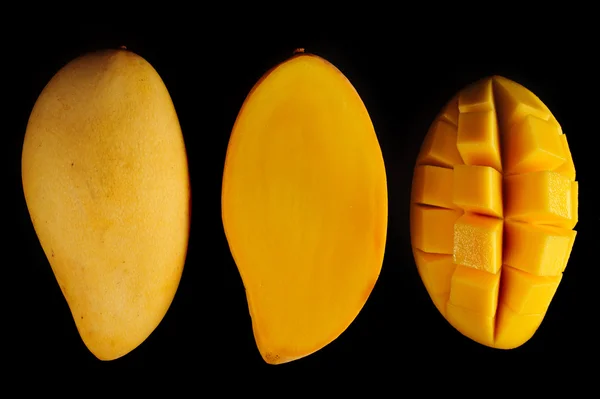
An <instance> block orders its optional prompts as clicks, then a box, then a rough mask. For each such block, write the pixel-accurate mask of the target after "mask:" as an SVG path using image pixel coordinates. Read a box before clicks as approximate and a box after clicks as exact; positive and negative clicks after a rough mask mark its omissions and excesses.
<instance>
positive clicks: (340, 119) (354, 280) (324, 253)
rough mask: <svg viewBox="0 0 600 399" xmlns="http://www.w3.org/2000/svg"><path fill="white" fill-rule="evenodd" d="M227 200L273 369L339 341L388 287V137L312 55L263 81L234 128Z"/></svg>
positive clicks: (260, 343)
mask: <svg viewBox="0 0 600 399" xmlns="http://www.w3.org/2000/svg"><path fill="white" fill-rule="evenodd" d="M221 198H222V220H223V226H224V230H225V234H226V237H227V241H228V243H229V248H230V251H231V254H232V257H233V259H234V260H235V263H236V265H237V268H238V270H239V273H240V276H241V279H242V281H243V284H244V287H245V289H246V297H247V302H248V307H249V311H250V315H251V319H252V329H253V333H254V337H255V341H256V345H257V347H258V350H259V351H260V354H261V356H262V358H263V359H264V361H265V362H266V363H268V364H282V363H286V362H291V361H294V360H297V359H300V358H303V357H306V356H308V355H310V354H312V353H314V352H316V351H318V350H320V349H322V348H323V347H325V346H326V345H328V344H330V343H331V342H333V341H334V340H335V339H337V338H338V337H339V336H340V335H341V334H342V333H343V332H344V331H345V330H346V328H347V327H348V326H349V325H350V324H351V323H352V322H353V321H354V319H355V318H356V316H357V315H358V314H359V312H360V311H361V309H362V308H363V306H364V304H365V303H366V301H367V299H368V297H369V296H370V294H371V291H372V290H373V287H374V285H375V283H376V281H377V279H378V276H379V273H380V271H381V267H382V262H383V257H384V251H385V244H386V234H387V215H388V209H387V206H388V203H387V180H386V170H385V165H384V161H383V157H382V153H381V149H380V146H379V142H378V139H377V135H376V133H375V130H374V126H373V123H372V122H371V119H370V116H369V113H368V112H367V109H366V107H365V104H364V103H363V101H362V100H361V97H360V96H359V94H358V93H357V91H356V90H355V88H354V87H353V85H352V84H351V83H350V82H349V81H348V79H347V78H346V77H345V76H344V75H343V74H342V72H340V71H339V70H338V69H337V68H336V67H335V66H333V65H332V64H331V63H329V62H328V61H326V60H325V59H323V58H321V57H319V56H316V55H312V54H308V53H304V52H302V51H300V52H298V53H297V54H296V55H294V56H293V57H292V58H290V59H288V60H287V61H285V62H283V63H281V64H279V65H277V66H276V67H275V68H273V69H272V70H270V71H269V72H267V73H266V74H265V75H264V76H263V77H262V78H261V79H260V80H259V81H258V83H257V84H256V85H255V86H254V87H253V88H252V90H251V92H250V93H249V95H248V96H247V98H246V100H245V101H244V103H243V105H242V108H241V110H240V112H239V114H238V116H237V119H236V121H235V124H234V126H233V129H232V132H231V136H230V140H229V145H228V148H227V155H226V161H225V166H224V171H223V186H222V197H221Z"/></svg>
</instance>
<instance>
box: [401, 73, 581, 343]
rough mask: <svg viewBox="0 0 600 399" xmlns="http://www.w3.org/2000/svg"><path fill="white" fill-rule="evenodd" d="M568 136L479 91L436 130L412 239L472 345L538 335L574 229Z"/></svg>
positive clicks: (447, 110) (425, 274)
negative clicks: (537, 332) (536, 333)
mask: <svg viewBox="0 0 600 399" xmlns="http://www.w3.org/2000/svg"><path fill="white" fill-rule="evenodd" d="M575 177H576V176H575V165H574V163H573V158H572V155H571V152H570V149H569V146H568V142H567V137H566V135H565V134H564V133H563V131H562V128H561V126H560V124H559V123H558V121H557V120H556V118H555V117H554V115H552V113H551V112H550V110H549V108H548V107H547V106H546V105H545V104H544V103H543V102H542V100H541V99H540V98H539V97H537V96H536V95H535V94H533V93H532V92H531V91H529V90H528V89H527V88H525V87H524V86H522V85H520V84H519V83H517V82H513V81H511V80H509V79H506V78H504V77H502V76H493V77H489V78H485V79H482V80H480V81H477V82H475V83H473V84H471V85H469V86H467V87H465V88H464V89H463V90H461V91H460V92H459V93H458V94H457V95H456V96H455V97H454V98H453V99H452V100H450V101H449V102H448V104H446V106H445V107H444V109H443V110H442V111H441V112H440V113H439V115H438V116H437V118H436V120H435V121H434V122H433V123H432V125H431V128H430V130H429V132H428V133H427V135H426V137H425V139H424V142H423V145H422V147H421V151H420V153H419V155H418V157H417V162H416V166H415V173H414V177H413V186H412V193H411V194H412V198H411V205H410V206H411V210H410V215H411V217H410V223H411V240H412V248H413V254H414V257H415V263H416V266H417V269H418V271H419V275H420V276H421V279H422V281H423V284H424V285H425V288H426V289H427V292H428V293H429V295H430V297H431V300H432V301H433V303H434V305H435V307H436V308H437V309H438V311H439V312H440V313H441V314H442V315H443V316H444V318H445V319H446V320H447V321H448V322H449V323H450V324H451V325H452V326H453V327H455V328H456V329H457V330H458V331H459V332H461V333H462V334H463V335H464V336H466V337H468V338H470V339H471V340H473V341H475V342H478V343H480V344H482V345H485V346H488V347H492V348H497V349H504V350H507V349H514V348H517V347H520V346H521V345H523V344H525V343H526V342H527V341H529V340H530V339H531V338H532V337H533V335H534V334H535V332H536V331H537V330H538V328H539V327H540V325H541V323H542V321H543V319H544V317H545V315H546V313H547V312H548V308H549V306H550V304H551V301H552V299H553V297H554V295H555V293H556V291H557V289H558V287H559V284H560V282H561V281H562V278H563V272H564V271H565V268H566V267H567V263H568V260H569V257H570V254H571V251H572V248H573V244H574V241H575V237H576V235H577V232H576V231H575V230H574V227H575V226H576V224H577V221H578V182H577V181H576V179H575Z"/></svg>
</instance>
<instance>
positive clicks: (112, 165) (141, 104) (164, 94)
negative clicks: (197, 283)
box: [22, 49, 191, 360]
mask: <svg viewBox="0 0 600 399" xmlns="http://www.w3.org/2000/svg"><path fill="white" fill-rule="evenodd" d="M22 180H23V190H24V193H25V199H26V202H27V207H28V210H29V213H30V216H31V220H32V222H33V226H34V228H35V231H36V234H37V236H38V238H39V241H40V243H41V246H42V248H43V250H44V252H45V254H46V256H47V258H48V261H49V262H50V266H51V267H52V270H53V272H54V275H55V276H56V280H57V281H58V284H59V285H60V288H61V290H62V292H63V294H64V297H65V299H66V301H67V303H68V305H69V308H70V310H71V313H72V316H73V318H74V320H75V324H76V326H77V329H78V331H79V334H80V336H81V338H82V340H83V342H84V343H85V345H86V346H87V348H88V349H89V350H90V351H91V352H92V353H93V354H94V355H95V356H96V357H97V358H98V359H100V360H114V359H117V358H119V357H122V356H124V355H126V354H127V353H129V352H131V351H132V350H133V349H135V348H136V347H138V346H139V345H140V344H141V343H142V342H143V341H144V340H145V339H146V338H147V337H148V336H149V335H150V334H151V333H152V331H153V330H154V329H155V328H156V327H157V326H158V324H159V323H160V321H161V320H162V318H163V317H164V315H165V314H166V312H167V310H168V308H169V306H170V304H171V302H172V300H173V297H174V295H175V292H176V290H177V287H178V285H179V281H180V278H181V274H182V271H183V266H184V263H185V258H186V253H187V245H188V235H189V228H190V211H191V209H190V208H191V203H190V200H191V197H190V195H191V193H190V182H189V174H188V163H187V156H186V149H185V145H184V140H183V136H182V132H181V129H180V126H179V121H178V118H177V114H176V112H175V108H174V106H173V103H172V101H171V97H170V95H169V93H168V91H167V88H166V87H165V85H164V83H163V81H162V79H161V78H160V76H159V75H158V73H157V72H156V71H155V70H154V68H153V67H152V66H151V65H150V64H149V63H148V62H147V61H146V60H144V59H143V58H142V57H140V56H138V55H136V54H134V53H132V52H130V51H126V50H124V49H119V50H105V51H99V52H95V53H90V54H87V55H84V56H81V57H79V58H76V59H75V60H73V61H71V62H70V63H68V64H67V65H66V66H64V67H63V68H62V69H61V70H60V71H59V72H58V73H57V74H56V75H55V76H54V77H53V78H52V79H51V81H50V82H49V83H48V85H47V86H46V87H45V88H44V90H43V91H42V93H41V94H40V96H39V98H38V99H37V101H36V103H35V106H34V108H33V111H32V113H31V116H30V118H29V122H28V125H27V131H26V134H25V140H24V144H23V154H22Z"/></svg>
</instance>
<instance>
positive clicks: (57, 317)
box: [3, 18, 600, 374]
mask: <svg viewBox="0 0 600 399" xmlns="http://www.w3.org/2000/svg"><path fill="white" fill-rule="evenodd" d="M208 20H210V18H208ZM205 23H207V22H205ZM215 23H216V24H219V23H220V22H215ZM371 23H373V24H376V22H371ZM129 25H130V26H129V29H120V28H116V27H113V26H102V25H99V24H87V25H86V26H85V27H77V26H69V27H68V29H63V30H57V29H54V28H51V29H50V28H47V29H45V30H40V32H29V33H30V36H29V38H25V37H23V38H20V39H19V41H18V42H17V41H13V42H12V46H9V47H8V49H9V50H7V48H6V47H5V54H10V59H11V60H12V61H7V62H6V63H5V67H6V66H7V67H8V69H9V76H11V77H12V78H11V79H10V81H9V82H7V83H8V85H6V86H5V87H8V90H9V91H10V93H9V94H10V95H9V96H7V98H6V99H7V101H10V105H9V107H10V108H9V109H10V111H11V112H10V113H9V114H8V115H6V116H5V118H9V119H10V120H12V121H14V122H15V124H14V128H11V129H10V130H9V131H8V132H4V134H7V133H8V135H9V144H8V146H5V148H6V152H5V159H6V160H7V161H8V162H9V168H8V170H9V171H10V175H9V180H10V191H9V190H7V191H5V192H4V196H5V197H8V201H12V203H11V205H9V206H10V209H11V211H10V212H8V215H9V216H10V217H15V218H16V229H14V230H9V231H10V232H9V233H8V234H9V238H8V240H9V242H11V243H14V244H13V245H10V246H9V248H7V250H8V251H10V252H14V253H12V256H11V258H12V260H11V261H10V262H8V263H6V264H4V266H3V267H5V268H7V269H8V270H9V273H10V274H11V277H10V278H9V281H5V282H4V285H5V287H6V288H5V291H6V292H10V295H9V297H10V299H9V300H8V303H7V306H6V308H5V310H6V312H5V323H7V324H5V325H6V326H7V327H5V331H4V332H5V333H8V334H9V336H10V339H9V340H7V347H8V352H7V353H8V355H7V356H8V357H9V360H10V362H13V364H16V363H20V364H36V365H48V366H50V367H54V366H55V365H57V364H58V363H59V362H65V363H66V364H70V365H71V366H76V367H82V368H87V367H92V368H102V369H111V368H119V367H153V368H155V369H157V368H158V369H161V368H173V367H179V366H182V367H183V365H189V364H191V365H194V367H205V368H210V369H211V370H213V371H214V370H221V368H227V369H228V370H231V369H232V368H236V369H237V368H239V369H240V370H242V369H248V370H253V371H256V370H263V371H267V372H272V371H277V372H279V371H287V370H310V369H326V370H330V369H331V370H334V369H335V370H338V369H342V368H344V369H345V368H353V369H357V370H361V369H369V370H373V369H382V370H383V369H385V368H388V367H389V365H390V364H404V365H405V366H408V367H414V368H418V369H422V368H423V367H425V368H428V369H429V371H426V373H427V374H430V373H433V374H435V373H443V372H444V371H443V369H444V367H441V366H442V365H444V364H448V359H460V361H459V362H473V363H472V364H473V365H476V366H475V367H477V368H479V367H485V366H484V365H485V364H487V363H490V364H491V363H492V362H494V363H498V362H499V361H501V360H507V361H514V360H516V359H523V358H527V359H533V358H534V357H539V356H543V355H552V356H553V357H555V358H556V357H563V356H567V355H569V354H570V355H576V356H577V357H580V356H581V357H584V356H586V354H589V353H591V352H592V351H594V352H595V346H593V345H595V344H594V341H593V340H590V339H589V338H588V337H591V331H594V328H593V324H594V320H593V317H590V314H592V312H595V311H596V310H595V308H594V306H593V304H590V302H588V301H589V300H595V298H593V295H590V291H589V290H588V289H587V288H585V287H584V285H585V284H586V283H585V281H586V280H589V276H591V270H590V269H592V268H594V267H597V266H598V258H597V257H594V256H593V254H592V245H593V244H594V243H596V242H597V239H598V234H597V233H596V231H594V230H593V229H592V226H593V225H594V226H597V225H598V223H599V221H600V219H599V218H598V215H597V213H592V212H591V211H590V209H593V204H595V203H597V198H599V197H598V196H597V194H596V193H595V190H596V188H597V187H594V186H596V185H597V184H598V178H597V176H598V167H597V163H596V162H597V160H595V159H594V157H593V156H590V155H589V153H588V150H590V149H593V148H594V142H595V141H597V136H598V135H599V134H600V131H598V128H597V126H598V124H597V123H598V122H597V120H598V118H597V117H595V116H594V115H595V114H593V113H592V112H591V111H588V109H593V107H594V106H592V107H590V103H589V101H588V100H587V98H588V97H590V93H589V91H591V90H593V89H592V88H591V85H592V84H593V82H594V81H595V79H593V78H592V76H593V75H591V72H593V70H594V68H595V64H594V61H592V56H591V55H590V54H591V53H590V52H589V51H591V50H589V49H590V47H589V45H590V43H592V42H591V39H589V36H586V35H583V36H580V37H579V38H570V39H564V38H562V39H561V36H560V35H559V34H557V35H552V36H551V34H552V32H554V31H553V30H552V29H548V30H539V31H535V32H533V33H530V34H529V35H528V36H527V35H525V34H521V33H519V35H517V36H515V37H514V38H510V39H509V38H507V37H505V36H502V35H499V36H498V38H497V39H496V41H493V40H491V39H489V38H488V39H485V38H484V39H485V40H484V39H481V41H480V42H474V41H473V40H474V39H473V40H466V38H468V37H474V38H476V37H477V35H476V34H474V33H473V32H471V36H461V35H458V33H457V32H451V33H448V32H446V33H433V32H429V34H425V35H423V32H421V31H419V30H413V31H411V30H407V31H402V32H399V31H395V33H394V34H393V35H392V34H391V33H390V32H386V33H381V34H375V33H373V32H371V33H372V34H371V35H368V37H367V35H366V34H365V33H364V32H362V33H361V34H356V35H350V34H342V33H340V32H342V31H338V32H337V34H335V35H331V34H329V35H328V34H325V33H322V34H321V35H320V36H319V37H317V35H316V34H315V31H314V30H313V29H308V28H306V29H304V30H302V29H298V30H295V32H294V34H293V35H292V34H289V31H285V32H284V31H269V29H267V28H264V30H263V33H262V34H258V33H255V32H256V31H260V30H261V29H263V28H262V27H261V26H248V27H247V28H244V29H240V30H239V31H237V32H235V31H232V30H231V29H229V28H227V27H225V28H223V27H222V26H221V29H214V30H213V29H210V28H208V27H204V28H201V27H198V28H186V29H180V30H173V29H172V28H168V29H167V28H164V29H161V28H160V27H157V25H156V24H150V23H149V24H147V25H146V26H144V25H139V24H138V25H136V26H135V27H134V26H132V25H131V24H129ZM363 29H366V28H364V27H363ZM290 31H292V29H290ZM475 33H476V32H475ZM428 35H431V37H429V36H428ZM524 36H526V40H524V39H523V37H524ZM586 38H588V39H586ZM486 40H487V42H486ZM121 45H125V46H127V48H128V49H129V50H131V51H133V52H136V53H137V54H139V55H141V56H142V57H144V58H146V59H147V60H148V61H149V62H150V63H151V64H152V65H153V66H154V67H155V68H156V70H157V71H158V72H159V74H160V75H161V77H162V78H163V80H164V82H165V84H166V86H167V88H168V89H169V91H170V93H171V96H172V99H173V102H174V104H175V107H176V109H177V112H178V115H179V118H180V123H181V126H182V130H183V133H184V136H185V141H186V145H187V151H188V156H189V164H190V174H191V181H192V190H193V203H192V210H193V211H192V232H191V237H190V242H189V251H188V257H187V262H186V265H185V270H184V273H183V277H182V280H181V283H180V287H179V290H178V292H177V294H176V296H175V299H174V301H173V304H172V306H171V308H170V310H169V311H168V313H167V315H166V316H165V318H164V319H163V321H162V323H161V324H160V325H159V327H158V328H157V329H156V330H155V332H154V333H153V334H152V335H151V336H150V337H149V338H148V339H147V340H146V341H145V342H144V343H143V344H142V345H141V346H140V347H138V348H137V349H135V350H134V351H133V352H131V353H130V354H128V355H126V356H125V357H123V358H121V359H118V360H115V361H112V362H101V361H99V360H97V359H96V358H95V357H94V356H93V355H92V354H91V353H90V352H89V351H88V350H87V349H86V348H85V346H84V345H83V343H82V341H81V339H80V338H79V336H78V333H77V330H76V328H75V325H74V322H73V320H72V318H71V315H70V312H69V309H68V307H67V304H66V302H65V300H64V298H63V297H62V294H61V291H60V289H59V287H58V284H57V283H56V281H55V279H54V276H53V274H52V271H51V269H50V266H49V263H48V261H47V259H46V258H45V256H44V253H43V252H42V249H41V246H40V245H39V242H38V240H37V237H36V235H35V232H34V230H33V226H32V224H31V221H30V218H29V215H28V212H27V208H26V204H25V200H24V197H23V191H22V186H21V178H20V159H21V158H20V157H21V149H22V143H23V137H24V133H25V128H26V124H27V119H28V117H29V113H30V112H31V109H32V107H33V105H34V103H35V101H36V98H37V96H38V95H39V93H40V92H41V90H42V89H43V87H44V85H45V84H46V83H47V82H48V81H49V79H50V78H51V77H52V76H53V75H54V74H55V73H56V72H57V71H58V70H59V69H60V68H61V67H62V66H63V65H64V64H65V63H67V62H68V61H70V60H71V59H73V58H74V57H76V56H78V55H81V54H83V53H85V52H87V51H92V50H97V49H102V48H116V47H119V46H121ZM298 47H303V48H305V49H306V51H307V52H312V53H315V54H317V55H319V56H322V57H324V58H325V59H327V60H329V61H330V62H332V63H333V64H334V65H336V66H337V67H338V68H339V69H340V70H341V71H342V72H343V73H344V74H345V75H346V76H347V77H348V79H350V81H351V82H352V83H353V84H354V86H355V88H356V89H357V91H358V92H359V94H360V95H361V97H362V99H363V101H364V102H365V104H366V106H367V108H368V110H369V113H370V115H371V118H372V120H373V123H374V125H375V129H376V131H377V134H378V137H379V141H380V144H381V147H382V151H383V155H384V159H385V164H386V169H387V177H388V189H389V224H388V240H387V247H386V254H385V261H384V265H383V269H382V273H381V275H380V278H379V281H378V283H377V285H376V287H375V289H374V291H373V293H372V295H371V297H370V299H369V300H368V302H367V304H366V306H365V307H364V308H363V310H362V312H361V313H360V315H359V316H358V318H357V319H356V320H355V321H354V323H353V324H352V325H351V326H350V328H348V329H347V330H346V331H345V332H344V333H343V334H342V335H341V336H340V337H339V338H338V339H337V340H336V341H334V342H333V343H332V344H330V345H329V346H327V347H326V348H324V349H322V350H320V351H318V352H317V353H315V354H313V355H311V356H309V357H307V358H304V359H301V360H298V361H295V362H292V363H290V364H286V365H279V366H269V365H266V364H265V363H264V362H263V360H262V359H261V357H260V355H259V353H258V351H257V349H256V346H255V343H254V339H253V336H252V330H251V324H250V323H251V322H250V317H249V314H248V309H247V304H246V298H245V294H244V288H243V286H242V283H241V279H240V277H239V274H238V272H237V269H236V266H235V264H234V263H233V260H232V258H231V255H230V252H229V249H228V246H227V242H226V240H225V235H224V232H223V228H222V224H221V217H220V195H221V177H222V170H223V163H224V158H225V153H226V148H227V143H228V139H229V134H230V132H231V128H232V126H233V123H234V121H235V118H236V115H237V113H238V111H239V109H240V107H241V105H242V103H243V101H244V99H245V96H246V95H247V93H248V91H249V90H250V89H251V88H252V86H253V85H254V83H255V82H256V81H257V80H258V79H259V78H260V77H261V76H262V75H263V74H264V73H265V72H266V71H267V70H268V69H270V68H271V67H273V66H274V65H276V64H277V63H279V62H282V61H284V60H285V59H286V58H288V57H290V56H291V55H292V52H293V51H294V49H296V48H298ZM492 74H499V75H503V76H505V77H507V78H510V79H513V80H515V81H517V82H519V83H521V84H523V85H525V86H526V87H527V88H529V89H530V90H531V91H533V92H534V93H535V94H537V95H538V96H539V97H540V98H541V99H542V101H544V102H545V103H546V104H547V105H548V106H549V108H550V109H551V110H552V112H553V113H554V115H555V116H556V118H557V119H558V120H559V122H560V123H561V124H562V126H563V130H564V131H565V133H566V134H567V137H568V140H569V144H570V148H571V151H572V153H573V158H574V161H575V165H576V169H577V180H578V181H579V182H580V193H579V195H580V206H579V212H580V213H579V220H580V221H579V224H578V226H577V227H576V230H578V232H579V234H578V236H577V239H576V242H575V246H574V249H573V253H572V255H571V259H570V263H569V266H568V268H567V270H566V272H565V276H564V278H563V281H562V283H561V285H560V287H559V289H558V292H557V294H556V296H555V298H554V301H553V303H552V305H551V307H550V310H549V312H548V314H547V316H546V318H545V320H544V322H543V324H542V326H541V328H540V329H539V330H538V332H537V333H536V334H535V336H534V337H533V338H532V339H531V340H530V341H529V342H528V343H526V344H525V345H523V346H522V347H521V348H518V349H515V350H512V351H499V350H492V349H488V348H485V347H483V346H481V345H479V344H476V343H474V342H472V341H470V340H468V339H467V338H465V337H463V336H462V335H461V334H459V333H458V332H456V331H455V330H454V329H453V328H452V327H451V326H450V325H449V324H448V323H447V322H446V321H445V320H444V319H443V317H442V316H441V315H440V314H439V313H438V312H437V310H436V309H435V308H434V306H433V304H432V303H431V301H430V299H429V298H428V296H427V293H426V291H425V289H424V287H423V285H422V283H421V281H420V279H419V276H418V274H417V271H416V268H415V264H414V261H413V258H412V254H411V248H410V238H409V212H408V211H409V206H408V205H409V196H410V188H411V179H412V170H413V167H414V163H415V160H416V155H417V152H418V149H419V146H420V144H421V141H422V139H423V137H424V134H425V133H426V131H427V128H428V126H429V124H430V123H431V122H432V120H433V118H434V117H435V115H436V114H437V113H438V112H439V110H440V109H441V108H442V106H443V105H444V104H445V103H446V102H447V101H448V100H449V99H450V98H451V96H452V95H454V94H455V93H456V92H457V91H458V90H460V89H461V88H462V87H464V86H465V85H467V84H469V83H471V82H473V81H475V80H477V79H480V78H482V77H485V76H488V75H492ZM592 98H593V97H592ZM5 109H6V108H5ZM11 126H12V125H11ZM12 210H14V211H12ZM13 274H14V276H12V275H13ZM588 297H591V298H590V299H588ZM185 367H187V366H185ZM559 369H560V368H559ZM424 372H425V371H424ZM559 374H560V373H559Z"/></svg>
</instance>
